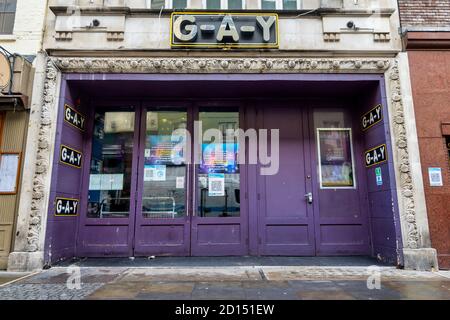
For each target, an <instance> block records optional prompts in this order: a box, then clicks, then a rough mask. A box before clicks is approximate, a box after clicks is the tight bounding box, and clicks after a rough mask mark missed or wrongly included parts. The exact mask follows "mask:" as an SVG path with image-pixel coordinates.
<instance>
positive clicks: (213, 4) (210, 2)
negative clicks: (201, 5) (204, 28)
mask: <svg viewBox="0 0 450 320" xmlns="http://www.w3.org/2000/svg"><path fill="white" fill-rule="evenodd" d="M206 9H220V0H206Z"/></svg>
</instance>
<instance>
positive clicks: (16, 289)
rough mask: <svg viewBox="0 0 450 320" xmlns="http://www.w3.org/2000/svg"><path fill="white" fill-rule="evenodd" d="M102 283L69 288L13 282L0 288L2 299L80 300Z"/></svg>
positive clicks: (0, 297) (0, 298)
mask: <svg viewBox="0 0 450 320" xmlns="http://www.w3.org/2000/svg"><path fill="white" fill-rule="evenodd" d="M101 286H102V284H99V283H95V284H84V285H81V288H80V289H69V288H68V287H67V285H65V284H12V285H9V286H6V287H2V288H0V300H80V299H83V298H84V297H86V296H87V295H89V294H90V293H92V292H93V291H95V290H96V289H98V288H100V287H101Z"/></svg>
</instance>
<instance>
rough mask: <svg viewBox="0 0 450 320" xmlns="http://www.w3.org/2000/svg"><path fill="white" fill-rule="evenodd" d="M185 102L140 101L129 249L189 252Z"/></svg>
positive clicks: (187, 118)
mask: <svg viewBox="0 0 450 320" xmlns="http://www.w3.org/2000/svg"><path fill="white" fill-rule="evenodd" d="M188 110H190V109H188V107H187V106H186V105H184V106H183V105H177V104H167V103H166V104H159V105H153V106H150V105H149V106H144V108H143V111H142V117H141V126H140V149H139V169H138V173H137V179H138V191H137V199H136V204H137V205H136V208H137V210H136V228H135V240H134V254H135V255H136V256H142V255H189V252H190V211H191V208H190V207H189V201H188V194H189V190H190V183H189V161H188V160H189V159H187V158H186V157H188V155H187V153H186V147H187V146H188V144H189V142H190V140H189V139H187V135H186V134H185V132H184V130H185V129H188V127H187V124H188V123H190V122H191V117H192V112H188Z"/></svg>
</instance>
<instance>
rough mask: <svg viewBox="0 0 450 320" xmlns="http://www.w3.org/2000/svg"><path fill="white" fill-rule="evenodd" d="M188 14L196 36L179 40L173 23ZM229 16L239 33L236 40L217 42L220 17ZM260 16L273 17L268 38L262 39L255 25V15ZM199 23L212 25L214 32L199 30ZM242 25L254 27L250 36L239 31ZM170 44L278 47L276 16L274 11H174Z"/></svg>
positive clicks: (192, 46)
mask: <svg viewBox="0 0 450 320" xmlns="http://www.w3.org/2000/svg"><path fill="white" fill-rule="evenodd" d="M185 15H190V16H194V17H195V20H196V21H195V25H196V26H197V27H198V32H197V37H196V38H195V40H192V41H180V40H179V39H177V38H176V37H175V34H174V32H173V23H174V21H175V20H176V19H178V18H179V17H180V16H185ZM226 15H228V16H231V18H232V19H233V22H234V24H235V26H236V30H237V32H238V34H239V41H238V42H229V41H228V42H227V43H226V42H218V41H217V39H216V36H217V31H218V30H219V27H220V24H221V22H222V19H223V18H224V17H225V16H226ZM257 16H262V17H263V18H264V20H267V19H268V17H269V16H274V17H275V22H274V24H273V25H272V26H271V28H270V40H269V41H268V42H265V41H263V32H262V30H261V28H260V27H259V26H258V25H257V22H256V17H257ZM201 25H214V27H215V31H214V32H202V31H200V26H201ZM242 26H250V27H254V28H255V32H253V34H252V36H245V34H243V33H242V32H241V31H240V28H241V27H242ZM170 33H171V34H170V36H171V39H170V44H171V46H172V47H189V48H203V49H204V48H217V47H228V46H230V47H238V48H278V16H277V15H276V14H274V13H272V14H264V13H260V14H258V13H216V14H214V13H197V12H192V13H191V12H189V13H182V12H174V13H173V14H172V17H171V23H170Z"/></svg>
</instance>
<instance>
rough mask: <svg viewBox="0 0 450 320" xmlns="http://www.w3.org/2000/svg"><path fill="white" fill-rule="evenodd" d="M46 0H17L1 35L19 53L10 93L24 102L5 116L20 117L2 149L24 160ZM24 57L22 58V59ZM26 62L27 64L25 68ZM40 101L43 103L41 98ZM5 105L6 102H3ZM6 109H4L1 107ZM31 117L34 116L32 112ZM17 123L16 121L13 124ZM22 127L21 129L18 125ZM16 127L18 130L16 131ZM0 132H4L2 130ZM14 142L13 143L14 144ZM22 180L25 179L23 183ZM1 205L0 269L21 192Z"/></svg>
mask: <svg viewBox="0 0 450 320" xmlns="http://www.w3.org/2000/svg"><path fill="white" fill-rule="evenodd" d="M47 2H48V1H46V0H36V1H33V3H32V4H31V3H30V1H27V0H17V5H16V12H15V18H14V25H13V28H12V33H11V34H2V35H0V46H1V47H2V48H4V49H5V50H6V51H7V52H9V53H8V55H10V54H11V55H20V56H21V57H16V58H15V59H14V60H15V62H14V64H15V71H14V80H13V81H14V83H13V85H12V87H11V93H13V94H15V95H20V96H22V97H23V99H22V98H21V101H23V102H20V103H19V104H20V105H22V104H23V105H24V106H23V108H19V109H18V110H16V109H14V107H11V108H10V110H7V109H6V110H7V111H6V115H7V116H6V118H7V119H12V118H14V117H15V118H18V117H20V118H21V120H20V121H18V120H17V119H16V120H11V121H10V120H7V121H9V125H7V126H5V128H4V130H8V131H9V132H3V133H4V135H3V136H11V134H9V133H10V132H14V134H12V135H15V137H11V138H8V139H6V140H8V141H6V140H5V141H3V142H2V141H0V149H2V151H10V152H19V151H20V152H21V157H22V158H21V159H22V161H23V160H24V158H26V157H27V156H28V154H27V151H26V150H25V149H24V148H23V146H24V145H25V144H26V143H25V141H26V137H25V135H26V129H27V127H28V126H27V124H28V119H29V117H30V114H32V112H30V110H29V109H30V106H31V105H32V104H33V103H34V104H36V100H33V96H32V94H33V93H36V91H33V88H37V91H38V92H39V91H40V87H41V86H40V84H41V79H40V78H39V77H38V76H36V71H38V72H39V71H40V70H41V68H42V65H40V64H39V59H35V57H36V56H37V55H39V52H40V50H41V48H42V40H43V33H44V23H45V14H46V12H47ZM21 61H23V62H21ZM23 66H26V71H25V69H24V67H23ZM0 96H1V99H8V96H10V95H9V94H5V92H4V93H2V94H0ZM38 101H39V102H38V103H37V104H40V100H38ZM2 107H3V105H2ZM2 111H3V110H2ZM31 117H32V116H31ZM13 124H14V125H13ZM19 127H20V128H21V129H20V130H18V129H17V128H19ZM15 130H16V131H15ZM0 136H1V134H0ZM12 144H14V147H13V146H12ZM26 174H27V170H22V171H21V172H20V177H22V178H23V177H25V176H26ZM22 181H25V182H24V183H22ZM22 181H21V182H19V183H18V186H19V190H20V188H21V189H22V190H26V180H23V179H22ZM0 198H1V199H0V202H2V209H1V212H0V244H1V245H0V269H5V268H6V267H7V264H8V254H9V252H10V251H12V250H13V247H14V241H15V236H14V235H15V233H16V232H15V230H16V226H15V224H16V221H17V219H18V217H17V216H18V210H19V209H18V207H19V205H20V201H19V199H20V192H19V193H16V194H15V195H9V196H6V195H1V196H0Z"/></svg>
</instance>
